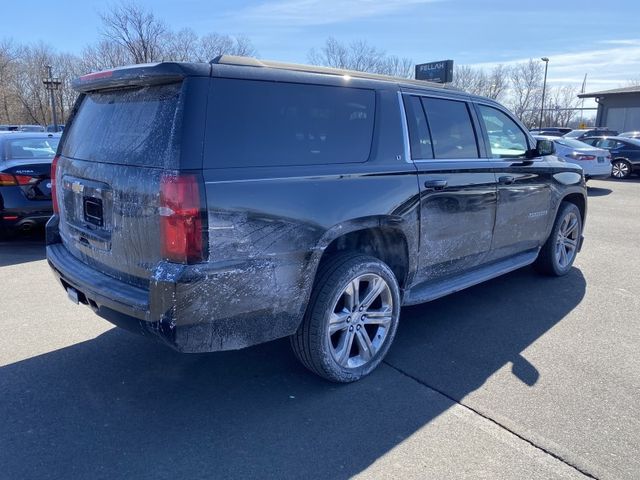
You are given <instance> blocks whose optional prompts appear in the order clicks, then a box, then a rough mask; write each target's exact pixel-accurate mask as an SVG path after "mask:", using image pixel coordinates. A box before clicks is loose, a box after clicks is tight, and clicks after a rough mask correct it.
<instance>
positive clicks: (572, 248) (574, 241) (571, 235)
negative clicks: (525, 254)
mask: <svg viewBox="0 0 640 480" xmlns="http://www.w3.org/2000/svg"><path fill="white" fill-rule="evenodd" d="M581 238H582V217H581V215H580V210H579V209H578V207H577V206H576V205H575V204H573V203H569V202H562V203H561V204H560V208H559V209H558V215H557V216H556V220H555V222H554V224H553V228H552V229H551V234H550V235H549V238H548V239H547V241H546V242H545V244H544V245H543V246H542V249H541V250H540V253H539V254H538V258H537V259H536V261H535V263H534V264H533V266H534V268H535V269H536V270H537V271H539V272H540V273H543V274H545V275H551V276H555V277H561V276H563V275H566V274H567V273H569V271H570V270H571V267H572V266H573V262H574V261H575V259H576V255H577V254H578V248H579V246H580V240H581Z"/></svg>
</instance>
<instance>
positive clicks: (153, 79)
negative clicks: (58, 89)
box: [72, 62, 210, 93]
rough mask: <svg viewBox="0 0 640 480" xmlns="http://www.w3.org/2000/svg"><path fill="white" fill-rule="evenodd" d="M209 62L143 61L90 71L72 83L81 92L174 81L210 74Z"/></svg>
mask: <svg viewBox="0 0 640 480" xmlns="http://www.w3.org/2000/svg"><path fill="white" fill-rule="evenodd" d="M209 74H210V66H209V65H207V64H186V63H178V62H162V63H143V64H138V65H130V66H127V67H118V68H114V69H112V70H102V71H101V72H94V73H88V74H87V75H83V76H81V77H79V78H77V79H75V80H74V81H73V83H72V87H73V89H74V90H75V91H77V92H80V93H86V92H92V91H96V90H106V89H113V88H123V87H132V86H147V85H159V84H165V83H174V82H179V81H181V80H183V79H184V78H185V77H187V76H209Z"/></svg>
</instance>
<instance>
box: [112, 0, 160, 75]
mask: <svg viewBox="0 0 640 480" xmlns="http://www.w3.org/2000/svg"><path fill="white" fill-rule="evenodd" d="M100 18H101V20H102V24H103V28H102V35H103V36H104V37H105V38H106V39H108V40H111V41H112V42H114V43H116V44H117V45H120V47H122V48H123V49H124V50H125V51H126V52H128V54H129V56H130V59H131V62H130V63H148V62H154V61H159V60H162V58H163V54H164V45H165V44H166V41H167V40H168V29H167V27H166V25H165V24H164V22H163V21H161V20H159V19H158V18H156V16H155V15H154V13H153V12H152V11H151V10H146V9H145V8H143V7H141V6H139V5H137V4H135V3H126V2H123V3H120V4H118V5H116V6H114V7H113V8H111V9H110V10H109V11H108V12H104V13H102V14H101V15H100Z"/></svg>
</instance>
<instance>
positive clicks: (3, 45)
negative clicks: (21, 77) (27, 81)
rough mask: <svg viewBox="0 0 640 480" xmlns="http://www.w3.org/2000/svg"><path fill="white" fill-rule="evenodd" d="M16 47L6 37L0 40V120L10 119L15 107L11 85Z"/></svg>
mask: <svg viewBox="0 0 640 480" xmlns="http://www.w3.org/2000/svg"><path fill="white" fill-rule="evenodd" d="M17 59H18V49H17V47H16V45H15V43H14V42H13V41H12V40H10V39H6V40H3V41H2V42H0V102H2V115H1V116H0V118H1V119H2V122H7V123H9V122H10V121H11V112H12V111H13V110H15V108H16V97H15V93H14V91H13V89H12V88H11V86H12V85H13V84H14V78H15V75H16V69H17Z"/></svg>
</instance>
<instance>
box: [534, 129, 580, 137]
mask: <svg viewBox="0 0 640 480" xmlns="http://www.w3.org/2000/svg"><path fill="white" fill-rule="evenodd" d="M571 130H572V129H571V128H569V127H545V128H533V129H531V130H529V132H531V134H532V135H547V136H551V137H561V136H563V135H566V134H567V133H569V132H570V131H571Z"/></svg>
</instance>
